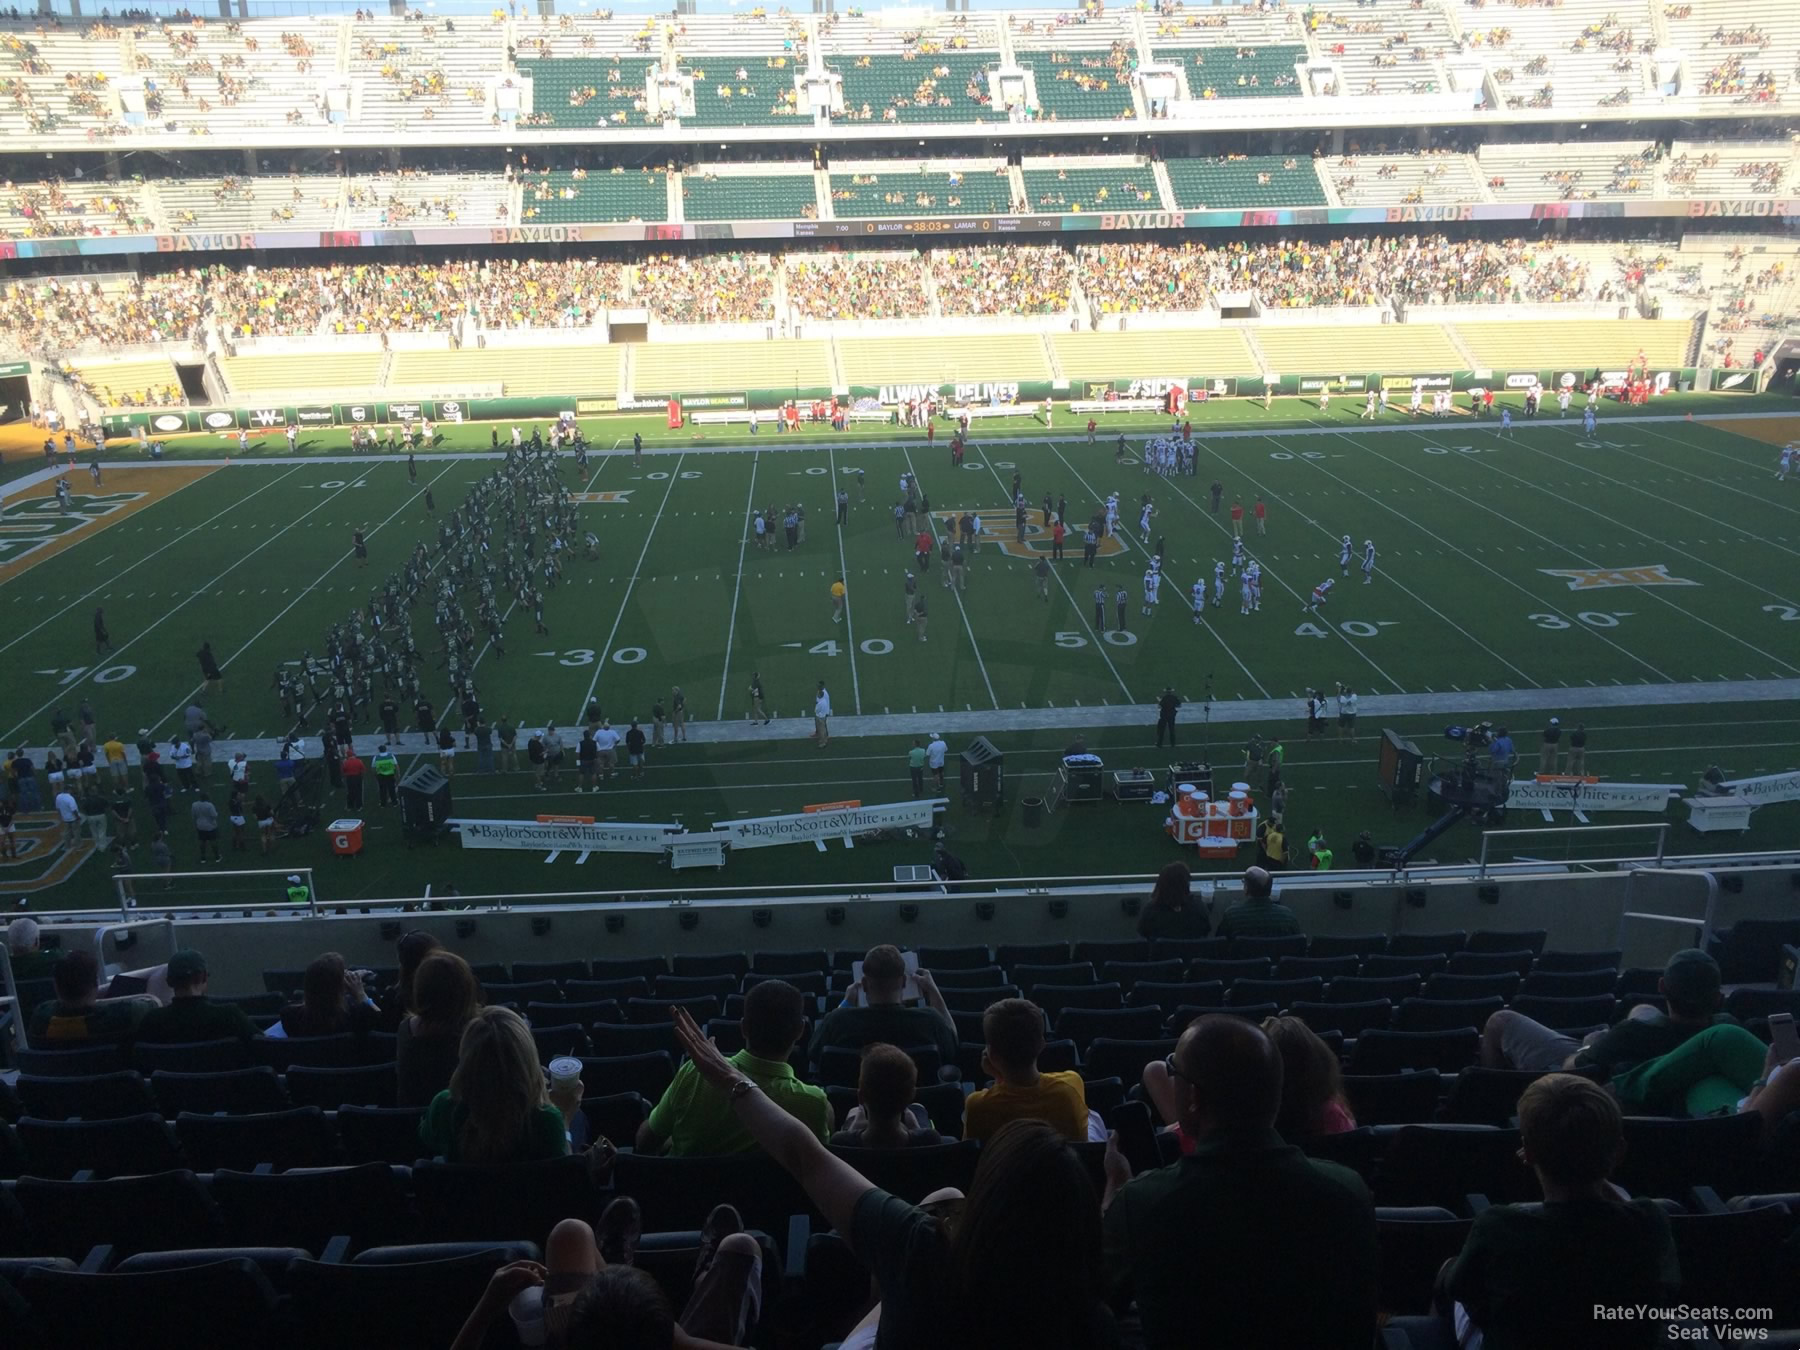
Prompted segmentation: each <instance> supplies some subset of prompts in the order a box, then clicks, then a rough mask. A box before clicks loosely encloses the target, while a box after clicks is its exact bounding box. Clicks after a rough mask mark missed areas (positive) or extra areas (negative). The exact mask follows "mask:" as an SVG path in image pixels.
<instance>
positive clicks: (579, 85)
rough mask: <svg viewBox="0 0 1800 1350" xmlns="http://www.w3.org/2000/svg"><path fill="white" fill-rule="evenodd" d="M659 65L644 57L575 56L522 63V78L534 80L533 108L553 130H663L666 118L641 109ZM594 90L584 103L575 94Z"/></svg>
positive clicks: (542, 121) (543, 122)
mask: <svg viewBox="0 0 1800 1350" xmlns="http://www.w3.org/2000/svg"><path fill="white" fill-rule="evenodd" d="M655 65H656V62H654V61H647V60H645V59H644V58H643V57H632V58H630V59H629V60H627V59H625V58H623V57H612V58H593V57H572V58H565V59H562V60H555V61H521V62H519V74H521V75H523V76H525V77H526V78H527V79H529V80H530V81H531V82H532V89H531V107H532V111H533V113H535V114H536V115H537V117H538V119H540V123H541V124H542V125H546V126H552V127H564V128H568V127H575V128H589V127H597V126H602V125H604V126H634V127H642V126H659V125H661V119H660V118H654V117H652V116H651V115H650V114H649V113H648V112H644V111H642V110H641V109H640V108H639V106H638V105H639V104H641V103H642V102H643V99H644V88H645V85H646V84H647V83H648V75H649V71H650V70H651V68H652V67H654V66H655ZM586 90H593V91H594V92H593V94H592V95H591V96H589V97H587V98H585V100H584V101H583V102H581V103H578V104H575V103H571V102H570V101H569V98H570V95H572V94H579V93H581V92H583V91H586Z"/></svg>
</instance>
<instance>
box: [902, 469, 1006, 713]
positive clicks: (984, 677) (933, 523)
mask: <svg viewBox="0 0 1800 1350" xmlns="http://www.w3.org/2000/svg"><path fill="white" fill-rule="evenodd" d="M905 454H906V472H907V474H908V475H909V476H910V477H911V478H912V480H913V482H915V483H917V482H918V481H919V471H918V470H917V469H915V468H914V467H913V461H912V451H910V450H908V451H906V452H905ZM925 528H926V529H928V530H930V531H931V543H932V546H933V547H934V548H935V547H936V546H937V537H938V528H937V519H936V518H935V517H934V516H932V515H930V514H929V513H927V514H926V516H925ZM953 542H954V541H953ZM963 562H964V564H965V565H967V564H968V559H966V558H965V559H963ZM945 570H946V571H947V570H948V569H947V568H946V569H945ZM920 584H921V585H923V584H924V579H923V578H920ZM949 590H950V594H951V596H952V598H953V599H955V601H956V609H957V612H958V613H959V614H961V615H962V622H963V632H965V633H967V634H968V635H969V649H970V650H971V651H973V652H974V653H975V668H976V669H977V670H979V671H980V672H981V682H982V683H983V684H985V685H986V686H987V692H988V701H989V702H991V703H992V704H993V705H994V706H995V707H996V708H998V707H999V706H1000V699H999V696H998V695H996V694H995V693H994V682H993V681H992V680H990V679H989V678H988V668H987V662H986V661H983V660H982V659H981V644H980V643H979V642H977V641H975V629H974V627H973V626H972V625H971V624H970V623H969V610H968V607H967V606H966V605H964V604H963V598H962V592H961V591H959V590H958V589H957V588H956V587H954V586H952V587H950V588H949Z"/></svg>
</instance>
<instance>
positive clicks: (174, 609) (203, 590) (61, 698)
mask: <svg viewBox="0 0 1800 1350" xmlns="http://www.w3.org/2000/svg"><path fill="white" fill-rule="evenodd" d="M445 472H446V473H448V472H449V467H448V466H446V467H445ZM353 486H355V480H351V481H349V482H346V483H345V484H344V486H343V487H341V488H338V489H336V490H335V491H333V492H332V493H331V495H330V496H328V497H326V498H324V499H323V500H321V501H320V502H318V503H317V504H315V505H313V506H311V507H308V508H307V509H306V510H305V511H303V512H301V513H300V514H299V515H298V516H296V517H295V518H294V519H293V520H290V521H289V522H288V523H287V524H286V525H283V526H282V527H281V528H280V529H279V530H276V531H275V532H274V533H273V534H271V535H269V536H268V538H266V539H264V540H263V541H262V542H261V543H260V544H258V545H257V546H256V547H255V548H253V549H250V550H248V551H247V552H244V553H239V554H237V555H235V556H234V557H233V558H232V560H231V562H230V564H229V565H228V566H226V568H225V569H224V570H223V571H221V572H219V573H217V574H216V575H214V576H213V577H210V578H209V579H208V580H207V583H206V585H204V586H202V587H200V588H199V589H197V590H195V591H194V592H193V594H191V595H189V596H188V597H187V598H186V599H184V600H180V601H178V602H176V603H175V604H173V605H171V606H169V608H167V609H165V610H164V611H163V612H162V613H161V614H160V615H158V616H157V618H156V620H155V621H154V622H153V623H151V624H150V625H149V627H147V628H144V629H143V630H141V631H140V632H138V633H135V634H133V635H132V636H131V637H129V638H127V639H126V640H125V641H124V642H123V643H122V644H121V645H119V646H118V647H115V648H114V649H113V651H114V652H115V653H122V652H126V651H129V650H130V649H131V648H132V647H133V646H135V645H136V644H137V643H138V642H140V641H141V640H142V639H144V638H146V637H148V636H149V635H150V634H151V633H153V632H155V631H156V629H157V628H159V627H160V626H161V625H162V624H163V623H164V622H165V621H167V620H168V619H169V617H170V616H171V615H174V614H178V613H180V612H181V611H182V610H184V609H186V608H187V607H188V606H189V605H191V604H193V603H194V601H196V600H198V599H199V598H200V597H201V596H203V595H206V594H208V593H209V592H210V591H211V590H212V588H213V586H214V585H216V584H217V583H218V581H219V580H220V579H221V578H222V577H225V576H229V575H230V574H231V573H232V572H233V571H235V570H236V569H237V568H239V567H241V566H242V565H243V564H244V563H247V562H249V561H250V559H252V558H254V557H255V556H256V555H257V554H258V553H261V552H262V551H263V550H264V549H265V548H267V547H268V546H269V545H270V544H272V543H274V542H275V541H276V540H277V539H279V538H281V536H282V535H284V534H286V533H287V532H288V531H289V530H291V529H293V528H294V527H295V526H296V525H299V524H300V523H302V522H303V521H304V520H305V519H306V518H307V517H308V516H310V515H312V514H313V512H315V511H322V510H323V509H324V508H325V507H327V506H329V505H331V503H332V502H334V501H336V500H337V499H338V498H339V497H340V496H342V495H343V494H344V493H346V492H348V491H349V490H350V489H351V488H352V487H353ZM339 561H342V559H341V558H340V559H339ZM333 566H336V564H335V563H334V564H333ZM109 654H111V653H109ZM97 669H101V667H89V670H88V674H83V675H82V676H81V677H80V678H79V679H77V680H75V681H73V682H72V683H70V684H66V685H62V686H59V688H58V691H57V692H56V693H55V694H53V695H52V696H51V697H50V698H49V699H48V700H47V701H46V702H45V703H43V704H41V705H40V706H39V707H37V708H35V709H33V710H32V711H31V712H29V713H27V714H25V716H24V717H23V718H22V719H20V721H19V723H18V724H17V725H16V726H14V727H11V728H9V729H8V731H7V732H6V734H5V735H4V736H0V740H11V739H12V738H13V736H14V734H15V733H17V732H19V731H21V730H23V729H24V728H25V727H26V726H28V725H30V723H31V721H32V720H33V719H34V718H36V717H39V716H41V715H42V714H43V713H44V711H45V710H46V709H48V708H51V707H54V706H55V705H56V704H58V703H61V702H66V701H67V700H68V699H69V697H70V695H72V694H73V693H74V692H75V691H76V690H77V689H79V688H81V686H82V685H84V684H86V683H87V681H88V678H89V675H90V674H92V673H93V672H94V671H95V670H97ZM202 687H204V686H202ZM186 706H187V704H186V703H185V702H183V703H182V704H181V705H180V706H179V707H177V709H176V711H177V712H179V711H180V710H181V708H184V707H186Z"/></svg>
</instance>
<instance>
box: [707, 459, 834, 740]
mask: <svg viewBox="0 0 1800 1350" xmlns="http://www.w3.org/2000/svg"><path fill="white" fill-rule="evenodd" d="M761 458H762V452H761V451H760V450H753V451H751V452H750V496H749V497H748V499H746V501H745V502H744V519H743V522H742V524H743V530H744V533H743V537H742V538H741V539H739V540H738V565H737V578H736V579H735V580H734V581H733V582H732V583H731V622H730V623H729V624H727V625H726V627H725V669H724V670H722V671H721V672H720V673H719V711H718V712H717V714H715V716H716V717H717V719H718V720H719V721H721V722H723V721H724V720H725V691H726V689H728V688H730V686H731V643H732V639H733V638H735V637H736V636H737V611H738V595H739V593H740V592H741V591H742V590H743V589H744V548H745V546H746V545H747V544H749V542H750V517H751V516H752V515H753V514H754V513H755V511H756V462H757V460H759V459H761ZM832 515H833V517H834V518H835V517H836V515H837V503H836V502H835V501H834V502H833V503H832ZM844 603H845V606H846V607H848V605H849V598H848V596H846V597H845V602H844Z"/></svg>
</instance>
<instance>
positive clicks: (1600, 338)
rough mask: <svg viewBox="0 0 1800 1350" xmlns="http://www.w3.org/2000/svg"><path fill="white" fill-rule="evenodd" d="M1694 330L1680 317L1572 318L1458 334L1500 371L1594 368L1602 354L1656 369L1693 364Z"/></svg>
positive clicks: (1461, 326) (1474, 326)
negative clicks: (1636, 358) (1640, 358)
mask: <svg viewBox="0 0 1800 1350" xmlns="http://www.w3.org/2000/svg"><path fill="white" fill-rule="evenodd" d="M1692 333H1693V327H1692V325H1691V324H1689V323H1687V322H1685V321H1678V320H1674V319H1620V320H1599V319H1589V320H1581V319H1570V320H1565V321H1564V322H1562V323H1556V324H1541V323H1540V324H1531V323H1520V322H1485V321H1484V322H1478V323H1458V324H1457V325H1456V335H1457V337H1458V338H1460V339H1461V340H1462V342H1463V345H1464V346H1466V347H1468V349H1469V350H1470V351H1471V352H1473V353H1474V354H1475V358H1476V360H1478V361H1480V362H1481V364H1482V365H1484V366H1491V367H1492V368H1493V369H1495V370H1510V369H1525V368H1529V367H1544V366H1560V365H1568V366H1575V367H1585V366H1591V365H1593V363H1594V361H1595V359H1596V357H1595V355H1594V354H1595V353H1596V352H1599V351H1610V352H1624V353H1626V354H1627V355H1635V354H1636V353H1637V352H1638V351H1642V352H1643V353H1644V355H1645V357H1646V358H1647V359H1648V360H1649V362H1650V364H1651V366H1652V368H1654V367H1658V366H1663V367H1669V366H1682V365H1686V364H1687V355H1688V343H1689V341H1690V339H1691V337H1692Z"/></svg>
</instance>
